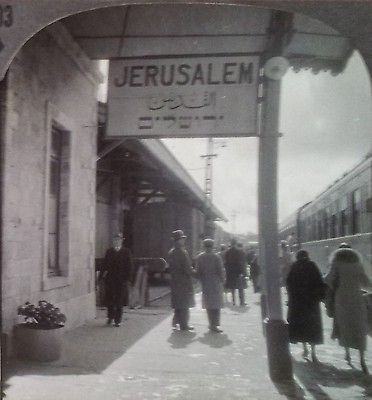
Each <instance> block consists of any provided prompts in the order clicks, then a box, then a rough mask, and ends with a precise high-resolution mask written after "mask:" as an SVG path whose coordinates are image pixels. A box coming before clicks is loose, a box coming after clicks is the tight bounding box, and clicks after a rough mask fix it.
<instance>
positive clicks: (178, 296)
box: [168, 230, 195, 331]
mask: <svg viewBox="0 0 372 400" xmlns="http://www.w3.org/2000/svg"><path fill="white" fill-rule="evenodd" d="M172 239H173V241H174V247H173V248H172V249H171V250H170V251H169V253H168V264H169V272H170V275H171V281H170V287H171V305H172V308H174V317H173V328H174V329H176V328H177V325H178V324H179V326H180V329H181V330H182V331H189V330H193V329H194V328H193V327H192V326H190V325H189V318H190V311H189V308H190V307H194V306H195V300H194V288H193V284H192V277H193V276H194V275H195V271H194V270H193V268H192V266H191V260H190V257H189V254H188V252H187V250H186V249H185V239H186V235H184V233H183V231H181V230H176V231H174V232H172Z"/></svg>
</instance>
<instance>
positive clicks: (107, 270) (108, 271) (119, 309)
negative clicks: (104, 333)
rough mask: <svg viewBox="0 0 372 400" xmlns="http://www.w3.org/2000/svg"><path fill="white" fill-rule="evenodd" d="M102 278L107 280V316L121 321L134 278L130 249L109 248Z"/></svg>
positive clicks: (117, 321) (116, 321)
mask: <svg viewBox="0 0 372 400" xmlns="http://www.w3.org/2000/svg"><path fill="white" fill-rule="evenodd" d="M100 278H103V279H104V280H105V305H106V306H107V318H108V319H110V320H112V319H113V320H114V321H115V323H120V322H121V318H122V313H123V306H124V305H126V304H127V302H128V290H127V289H128V283H129V282H130V281H132V280H133V262H132V255H131V252H130V250H129V249H127V248H125V247H122V248H121V249H120V250H119V251H116V250H115V249H114V248H110V249H108V250H107V252H106V255H105V258H104V262H103V268H102V270H101V273H100Z"/></svg>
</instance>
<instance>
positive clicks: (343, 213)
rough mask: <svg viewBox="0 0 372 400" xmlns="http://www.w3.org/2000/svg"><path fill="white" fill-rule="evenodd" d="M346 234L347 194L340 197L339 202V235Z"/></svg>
mask: <svg viewBox="0 0 372 400" xmlns="http://www.w3.org/2000/svg"><path fill="white" fill-rule="evenodd" d="M347 234H348V221H347V196H344V197H343V198H342V199H341V204H340V236H346V235H347Z"/></svg>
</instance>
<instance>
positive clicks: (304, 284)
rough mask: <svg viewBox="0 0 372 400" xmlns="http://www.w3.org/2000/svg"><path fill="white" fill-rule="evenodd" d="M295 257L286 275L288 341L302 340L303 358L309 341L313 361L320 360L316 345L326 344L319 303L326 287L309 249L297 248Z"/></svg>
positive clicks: (306, 352)
mask: <svg viewBox="0 0 372 400" xmlns="http://www.w3.org/2000/svg"><path fill="white" fill-rule="evenodd" d="M296 259H297V261H295V262H294V263H293V264H292V265H291V267H290V270H289V274H288V277H287V292H288V318H287V319H288V324H289V340H290V342H291V343H297V342H302V344H303V348H304V353H303V356H304V358H305V357H307V356H308V349H307V345H306V343H309V344H310V346H311V357H312V360H313V362H317V361H318V360H317V357H316V352H315V345H317V344H321V343H323V328H322V319H321V312H320V302H321V300H322V299H323V298H324V291H325V286H324V282H323V280H322V277H321V275H320V272H319V269H318V267H317V265H316V264H315V263H314V262H313V261H311V260H310V259H309V255H308V253H307V251H305V250H300V251H298V252H297V254H296Z"/></svg>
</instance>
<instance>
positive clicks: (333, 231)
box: [329, 201, 338, 238]
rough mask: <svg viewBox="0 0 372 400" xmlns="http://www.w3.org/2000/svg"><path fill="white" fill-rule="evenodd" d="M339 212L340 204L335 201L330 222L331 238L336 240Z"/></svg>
mask: <svg viewBox="0 0 372 400" xmlns="http://www.w3.org/2000/svg"><path fill="white" fill-rule="evenodd" d="M337 210H338V202H337V201H335V202H334V203H333V204H332V206H331V214H330V221H329V237H331V238H335V237H337V234H338V232H337Z"/></svg>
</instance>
